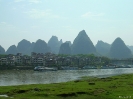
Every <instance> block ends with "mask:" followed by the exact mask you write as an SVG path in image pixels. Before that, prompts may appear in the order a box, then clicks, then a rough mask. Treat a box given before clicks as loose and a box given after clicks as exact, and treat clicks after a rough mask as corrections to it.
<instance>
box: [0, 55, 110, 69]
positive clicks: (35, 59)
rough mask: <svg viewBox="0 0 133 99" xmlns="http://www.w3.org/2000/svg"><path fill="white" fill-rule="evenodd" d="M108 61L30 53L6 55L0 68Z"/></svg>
mask: <svg viewBox="0 0 133 99" xmlns="http://www.w3.org/2000/svg"><path fill="white" fill-rule="evenodd" d="M109 62H110V59H108V58H106V57H96V56H94V55H93V54H90V55H88V56H87V55H86V56H84V55H74V56H72V55H57V54H53V53H45V54H43V53H35V52H32V53H31V56H28V55H22V54H21V53H17V54H16V55H13V54H8V55H6V56H4V57H1V58H0V65H1V66H5V65H8V66H49V67H51V66H80V65H82V66H83V65H96V64H103V63H104V64H105V65H107V64H109Z"/></svg>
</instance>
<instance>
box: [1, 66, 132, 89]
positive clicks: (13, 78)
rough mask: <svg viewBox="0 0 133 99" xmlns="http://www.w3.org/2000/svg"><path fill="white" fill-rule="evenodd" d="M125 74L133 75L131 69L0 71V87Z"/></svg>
mask: <svg viewBox="0 0 133 99" xmlns="http://www.w3.org/2000/svg"><path fill="white" fill-rule="evenodd" d="M127 73H133V68H116V69H87V70H58V71H47V72H38V71H33V70H8V71H0V86H10V85H24V84H48V83H59V82H66V81H71V80H76V79H79V78H80V77H83V76H96V77H108V76H113V75H119V74H127Z"/></svg>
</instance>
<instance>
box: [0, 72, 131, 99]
mask: <svg viewBox="0 0 133 99" xmlns="http://www.w3.org/2000/svg"><path fill="white" fill-rule="evenodd" d="M0 95H8V96H9V97H0V99H8V98H9V99H133V74H123V75H118V76H113V77H107V78H94V77H83V78H82V79H81V80H76V81H69V82H64V83H53V84H32V85H19V86H0Z"/></svg>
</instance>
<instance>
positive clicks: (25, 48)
mask: <svg viewBox="0 0 133 99" xmlns="http://www.w3.org/2000/svg"><path fill="white" fill-rule="evenodd" d="M31 52H36V53H47V52H52V53H55V54H91V53H93V54H95V55H101V56H107V57H110V58H119V59H120V58H131V57H132V53H133V46H126V44H125V43H124V41H123V40H122V39H121V38H119V37H118V38H116V39H115V40H114V42H113V43H112V44H108V43H106V42H103V41H98V42H97V44H96V45H95V46H94V45H93V42H92V41H91V39H90V38H89V36H88V35H87V34H86V32H85V30H82V31H80V32H79V33H78V35H77V37H76V38H75V39H74V41H73V43H71V42H70V41H66V42H64V43H63V41H62V39H61V40H58V37H56V36H52V37H51V38H50V39H49V41H48V43H46V42H45V41H44V40H41V39H38V40H37V41H36V42H32V43H31V42H30V41H28V40H25V39H23V40H21V41H20V42H18V45H17V46H15V45H11V46H10V47H9V48H8V49H7V51H5V49H4V48H3V47H2V46H0V54H16V53H22V54H23V55H30V54H31Z"/></svg>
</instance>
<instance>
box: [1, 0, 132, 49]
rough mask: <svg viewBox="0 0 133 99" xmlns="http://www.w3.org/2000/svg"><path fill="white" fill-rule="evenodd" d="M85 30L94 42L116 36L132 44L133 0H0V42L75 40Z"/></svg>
mask: <svg viewBox="0 0 133 99" xmlns="http://www.w3.org/2000/svg"><path fill="white" fill-rule="evenodd" d="M83 29H84V30H85V31H86V33H87V34H88V36H89V37H90V39H91V40H92V42H93V44H94V45H95V44H96V43H97V41H98V40H102V41H104V42H107V43H109V44H111V43H112V42H113V41H114V40H115V39H116V38H117V37H120V38H122V39H123V40H124V41H125V43H126V44H127V45H133V39H132V38H133V0H0V37H1V38H0V45H1V46H2V47H4V48H5V49H7V48H8V47H9V46H10V45H14V44H15V45H16V46H17V44H18V42H19V41H21V40H22V39H27V40H29V41H30V42H36V40H37V39H42V40H45V41H46V42H48V40H49V39H50V38H51V36H52V35H54V36H57V37H58V39H59V40H60V39H62V40H63V42H64V41H72V42H73V40H74V39H75V37H76V36H77V35H78V33H79V32H80V31H81V30H83Z"/></svg>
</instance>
